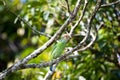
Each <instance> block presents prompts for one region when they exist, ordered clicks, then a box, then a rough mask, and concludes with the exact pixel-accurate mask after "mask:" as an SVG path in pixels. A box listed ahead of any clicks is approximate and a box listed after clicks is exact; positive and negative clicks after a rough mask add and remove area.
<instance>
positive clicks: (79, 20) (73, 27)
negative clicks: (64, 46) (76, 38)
mask: <svg viewBox="0 0 120 80" xmlns="http://www.w3.org/2000/svg"><path fill="white" fill-rule="evenodd" d="M87 4H88V1H87V0H85V2H84V7H83V10H82V13H81V16H80V17H79V19H78V21H77V22H76V24H75V25H74V26H72V28H71V30H70V33H69V34H70V36H72V34H73V31H74V30H75V28H76V27H77V26H78V24H79V23H80V22H81V20H82V18H83V16H84V13H85V10H86V7H87Z"/></svg>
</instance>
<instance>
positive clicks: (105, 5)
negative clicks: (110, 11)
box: [101, 0, 120, 7]
mask: <svg viewBox="0 0 120 80" xmlns="http://www.w3.org/2000/svg"><path fill="white" fill-rule="evenodd" d="M118 3H120V0H117V1H115V2H112V3H107V4H103V5H101V7H107V6H112V5H115V4H118Z"/></svg>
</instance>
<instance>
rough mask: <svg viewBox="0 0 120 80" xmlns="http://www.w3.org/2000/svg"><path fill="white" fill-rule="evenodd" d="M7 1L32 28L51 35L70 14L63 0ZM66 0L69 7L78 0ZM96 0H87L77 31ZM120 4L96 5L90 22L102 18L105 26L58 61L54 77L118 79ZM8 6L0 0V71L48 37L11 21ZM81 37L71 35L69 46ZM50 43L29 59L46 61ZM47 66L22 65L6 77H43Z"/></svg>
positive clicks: (12, 79)
mask: <svg viewBox="0 0 120 80" xmlns="http://www.w3.org/2000/svg"><path fill="white" fill-rule="evenodd" d="M6 1H7V6H8V7H7V9H9V10H10V11H12V12H14V13H16V14H18V15H20V16H21V17H22V18H24V19H25V20H26V21H27V22H28V23H29V24H31V25H32V27H33V28H35V29H37V30H38V31H41V32H43V33H47V34H50V35H53V34H54V33H55V32H56V31H57V30H58V29H59V28H60V26H61V25H62V24H63V23H64V21H65V20H66V19H67V17H68V16H69V14H68V12H67V6H66V3H65V0H6ZM68 1H69V4H70V10H71V11H72V10H73V9H74V6H75V3H76V1H77V0H68ZM83 1H84V0H83ZM113 1H116V0H103V2H102V4H105V3H110V2H113ZM82 3H84V2H82ZM95 4H96V0H89V5H88V6H87V9H86V12H85V15H84V18H83V20H82V22H81V23H80V25H79V26H78V27H77V28H76V30H75V33H76V34H79V33H80V30H82V28H83V26H85V24H86V23H87V20H88V18H89V17H90V16H91V14H92V11H93V9H94V7H95ZM82 6H83V4H81V8H80V11H79V13H78V15H77V16H79V15H80V14H81V13H80V12H81V11H82ZM119 6H120V4H117V5H112V6H109V7H103V8H100V9H99V11H98V12H97V14H96V16H95V19H94V20H93V24H92V25H93V26H96V28H98V29H99V26H98V25H99V24H100V23H101V22H103V23H104V24H105V26H102V27H101V28H100V29H99V31H98V38H97V41H96V42H95V43H94V45H93V46H92V47H91V48H90V49H88V50H86V51H83V52H79V55H80V57H78V58H74V59H70V60H68V61H65V62H61V63H60V64H59V65H58V67H57V71H56V73H55V74H54V76H53V78H56V77H57V76H58V77H59V78H62V80H78V79H80V78H81V77H83V78H85V79H86V80H113V79H114V80H119V79H120V64H118V61H117V57H116V51H118V53H120V7H119ZM7 9H6V8H5V7H4V6H3V3H2V1H0V71H2V70H4V69H6V68H7V67H8V66H10V62H12V63H14V62H15V61H17V60H20V59H23V58H24V57H26V56H27V55H28V54H30V53H31V52H33V51H34V50H35V49H36V48H38V47H40V46H42V45H43V44H44V43H45V42H46V41H47V40H48V38H47V37H45V36H42V35H36V33H35V32H34V31H32V30H31V29H30V28H28V27H27V25H26V24H24V23H23V22H22V21H17V22H16V23H14V22H15V20H16V18H17V16H15V15H13V14H12V13H10V12H9V11H7ZM77 18H78V17H77ZM77 18H76V19H77ZM73 24H74V22H73ZM69 30H70V25H68V28H66V31H69ZM64 33H65V32H64ZM81 39H82V37H73V39H71V41H70V42H69V43H68V46H71V47H74V46H75V45H76V44H77V43H78V42H79V41H80V40H81ZM52 46H53V45H52ZM52 46H51V47H49V48H48V49H47V50H45V51H44V52H43V53H42V54H41V55H39V56H38V57H37V58H35V59H32V60H31V61H30V62H29V63H40V62H45V61H49V60H50V59H49V54H50V52H51V48H52ZM48 70H49V68H41V69H24V70H20V71H17V72H15V73H12V74H10V75H9V76H7V77H6V80H42V79H43V77H44V76H45V74H46V73H47V71H48ZM61 74H62V75H61Z"/></svg>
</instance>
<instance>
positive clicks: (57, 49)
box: [50, 34, 70, 71]
mask: <svg viewBox="0 0 120 80" xmlns="http://www.w3.org/2000/svg"><path fill="white" fill-rule="evenodd" d="M69 39H70V36H69V35H68V34H64V35H63V37H62V38H61V39H60V40H59V41H58V42H57V43H56V45H55V46H54V47H53V50H52V52H51V56H50V59H51V60H53V59H56V58H57V57H59V56H60V55H61V54H62V53H63V51H64V49H65V46H66V44H67V42H68V40H69ZM52 67H53V65H51V66H50V70H51V71H52V70H53V69H52Z"/></svg>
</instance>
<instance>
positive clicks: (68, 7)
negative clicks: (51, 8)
mask: <svg viewBox="0 0 120 80" xmlns="http://www.w3.org/2000/svg"><path fill="white" fill-rule="evenodd" d="M65 1H66V3H67V9H68V12H69V14H71V10H70V6H69V2H68V0H65Z"/></svg>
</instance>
